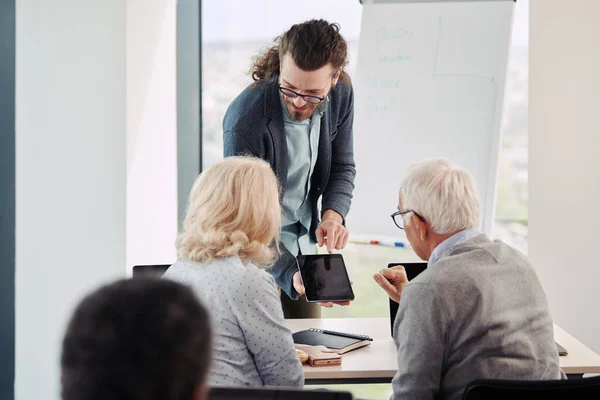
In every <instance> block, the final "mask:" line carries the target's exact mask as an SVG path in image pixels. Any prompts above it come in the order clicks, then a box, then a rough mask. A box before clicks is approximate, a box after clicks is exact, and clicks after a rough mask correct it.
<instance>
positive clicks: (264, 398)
mask: <svg viewBox="0 0 600 400" xmlns="http://www.w3.org/2000/svg"><path fill="white" fill-rule="evenodd" d="M208 399H209V400H234V399H238V400H275V399H286V400H353V399H354V397H353V396H352V394H351V393H350V392H336V391H329V390H300V389H279V388H223V387H220V388H218V387H215V388H211V389H210V393H209V395H208Z"/></svg>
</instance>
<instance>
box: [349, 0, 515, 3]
mask: <svg viewBox="0 0 600 400" xmlns="http://www.w3.org/2000/svg"><path fill="white" fill-rule="evenodd" d="M358 1H359V2H360V4H389V3H464V2H469V1H478V2H484V1H512V2H515V3H516V2H517V0H358Z"/></svg>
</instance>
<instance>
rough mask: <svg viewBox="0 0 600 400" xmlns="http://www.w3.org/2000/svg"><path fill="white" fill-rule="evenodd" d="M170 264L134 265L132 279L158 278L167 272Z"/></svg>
mask: <svg viewBox="0 0 600 400" xmlns="http://www.w3.org/2000/svg"><path fill="white" fill-rule="evenodd" d="M170 266H171V264H154V265H135V266H134V267H133V278H158V279H160V277H161V276H163V275H164V273H165V272H167V269H169V267H170Z"/></svg>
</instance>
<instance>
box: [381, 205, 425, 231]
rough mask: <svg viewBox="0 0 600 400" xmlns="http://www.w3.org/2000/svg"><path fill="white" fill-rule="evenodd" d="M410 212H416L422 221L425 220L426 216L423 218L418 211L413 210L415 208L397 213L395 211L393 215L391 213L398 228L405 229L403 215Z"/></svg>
mask: <svg viewBox="0 0 600 400" xmlns="http://www.w3.org/2000/svg"><path fill="white" fill-rule="evenodd" d="M408 213H413V214H415V215H416V216H417V217H418V218H419V219H420V220H421V221H423V222H425V218H423V217H422V216H421V215H419V214H418V213H417V212H416V211H413V210H406V211H396V212H395V213H393V214H392V215H390V217H392V220H393V221H394V224H396V226H397V227H398V228H400V229H404V218H403V216H404V215H405V214H408Z"/></svg>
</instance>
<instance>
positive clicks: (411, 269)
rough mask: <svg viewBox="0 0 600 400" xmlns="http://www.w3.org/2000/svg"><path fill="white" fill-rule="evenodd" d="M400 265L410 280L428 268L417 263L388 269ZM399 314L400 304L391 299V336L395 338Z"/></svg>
mask: <svg viewBox="0 0 600 400" xmlns="http://www.w3.org/2000/svg"><path fill="white" fill-rule="evenodd" d="M398 265H402V266H403V267H404V270H405V271H406V277H407V278H408V280H409V281H410V280H412V279H414V278H415V277H416V276H417V275H419V274H420V273H421V272H423V271H425V269H426V268H427V263H426V262H416V263H392V264H388V268H392V267H396V266H398ZM397 313H398V303H396V302H395V301H394V300H392V299H390V332H391V335H392V336H394V320H395V319H396V314H397Z"/></svg>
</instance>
